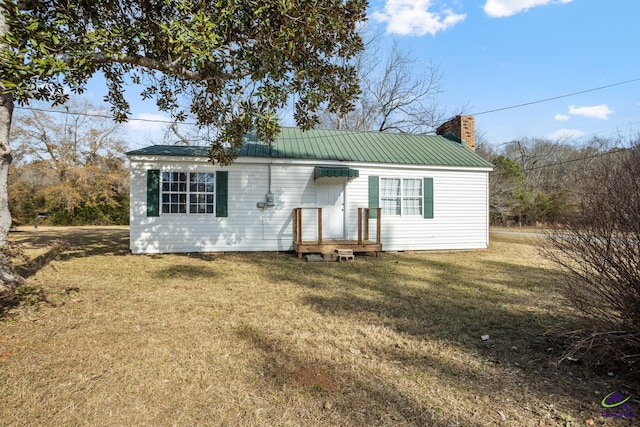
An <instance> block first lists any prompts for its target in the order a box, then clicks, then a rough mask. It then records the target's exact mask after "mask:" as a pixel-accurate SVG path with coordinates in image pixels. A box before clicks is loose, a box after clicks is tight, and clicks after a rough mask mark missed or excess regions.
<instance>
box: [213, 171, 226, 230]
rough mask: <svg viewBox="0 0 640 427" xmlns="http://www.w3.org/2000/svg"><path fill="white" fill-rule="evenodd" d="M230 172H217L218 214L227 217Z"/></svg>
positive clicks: (220, 216)
mask: <svg viewBox="0 0 640 427" xmlns="http://www.w3.org/2000/svg"><path fill="white" fill-rule="evenodd" d="M228 188H229V172H227V171H218V172H216V216H217V217H219V218H226V217H227V215H228V209H227V200H228V199H229V190H228Z"/></svg>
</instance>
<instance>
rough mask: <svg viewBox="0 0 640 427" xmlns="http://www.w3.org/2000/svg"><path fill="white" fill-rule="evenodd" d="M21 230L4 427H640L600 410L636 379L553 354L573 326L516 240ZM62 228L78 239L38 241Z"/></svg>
mask: <svg viewBox="0 0 640 427" xmlns="http://www.w3.org/2000/svg"><path fill="white" fill-rule="evenodd" d="M11 237H12V239H13V240H16V241H20V242H22V243H24V244H25V246H26V248H27V252H28V253H29V254H30V255H31V257H32V261H31V262H30V263H28V264H24V265H22V266H21V269H22V270H21V271H22V272H23V273H24V274H25V275H27V276H28V281H27V286H26V287H25V288H24V289H22V291H21V293H22V295H23V302H22V304H21V305H20V306H17V307H12V308H9V309H6V310H5V311H4V317H3V319H2V320H0V401H1V402H2V404H1V405H0V420H1V421H0V424H2V425H100V426H107V425H154V426H156V425H158V426H163V425H184V426H192V425H228V426H235V425H291V426H298V425H314V426H315V425H324V426H336V425H343V426H346V425H358V426H359V425H415V426H456V425H460V426H476V425H478V426H484V425H509V426H536V427H538V426H554V425H562V426H567V425H573V426H578V425H603V424H604V425H621V424H622V425H631V424H632V422H634V421H638V419H637V418H635V419H627V420H625V419H614V418H612V417H603V416H602V414H603V412H606V411H605V409H603V408H602V407H601V406H600V402H601V400H602V398H603V397H604V396H606V395H607V394H609V393H611V392H613V391H616V390H621V391H623V392H626V391H627V390H629V389H628V388H625V387H627V386H633V384H629V380H626V379H625V378H620V377H617V376H615V374H616V373H615V372H613V375H614V376H609V375H608V369H607V367H602V368H601V369H593V368H589V367H586V366H583V365H581V364H579V363H575V364H571V365H561V366H559V367H556V366H555V364H554V362H555V361H557V359H558V358H559V356H560V354H561V350H562V349H561V348H560V347H559V346H558V345H557V344H556V343H554V342H552V341H550V340H547V339H546V338H545V337H544V336H543V335H544V333H545V332H547V331H549V330H553V329H556V328H559V327H567V328H577V327H579V326H580V324H581V319H580V317H579V316H578V315H577V314H576V313H574V312H573V311H571V310H570V309H568V308H566V307H565V306H564V304H563V302H562V300H561V298H560V297H559V295H558V286H559V285H560V280H561V279H560V277H559V276H558V274H557V272H556V271H555V270H554V267H553V266H551V265H550V264H549V263H548V262H546V261H545V260H544V259H542V258H541V257H540V256H539V254H538V251H537V249H536V248H535V246H533V245H532V244H531V241H529V240H527V239H525V238H522V237H519V236H513V235H493V236H492V241H491V247H490V249H489V250H487V251H477V252H457V253H386V254H384V256H382V257H381V258H370V257H364V256H363V257H360V256H358V257H356V261H355V262H347V263H307V262H305V261H303V260H299V259H297V258H296V257H294V256H292V255H291V254H275V253H243V254H204V255H194V254H191V255H186V254H184V255H149V256H145V255H130V254H129V253H128V229H127V228H124V227H109V228H107V227H105V228H96V227H82V228H45V227H42V228H41V231H40V232H38V233H34V232H33V231H29V230H26V229H25V230H24V231H21V232H17V233H12V235H11ZM55 238H58V239H62V240H64V241H66V242H68V243H69V245H70V246H67V245H66V244H62V243H59V242H58V243H57V244H54V245H53V246H46V242H48V241H50V240H52V239H55ZM483 335H488V336H489V338H488V339H487V340H483V339H482V338H481V336H483ZM485 338H486V337H485ZM636 387H637V385H636ZM631 405H632V406H634V405H635V406H634V408H633V409H635V412H640V405H639V404H638V403H637V401H632V402H631ZM591 423H593V424H591Z"/></svg>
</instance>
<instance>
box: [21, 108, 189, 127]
mask: <svg viewBox="0 0 640 427" xmlns="http://www.w3.org/2000/svg"><path fill="white" fill-rule="evenodd" d="M15 108H16V109H18V110H27V111H39V112H42V113H57V114H68V115H71V116H83V117H97V118H100V119H111V120H113V118H114V116H113V115H110V114H96V113H83V112H79V111H61V110H54V109H50V108H38V107H20V106H18V107H15ZM127 121H130V122H149V123H166V124H173V123H175V122H174V121H171V120H163V119H144V118H140V117H131V118H127ZM178 123H179V124H184V125H193V126H196V125H197V123H190V122H178Z"/></svg>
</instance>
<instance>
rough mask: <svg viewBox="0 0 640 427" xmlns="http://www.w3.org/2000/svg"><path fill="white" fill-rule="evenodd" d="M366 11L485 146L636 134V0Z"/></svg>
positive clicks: (499, 1) (639, 116)
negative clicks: (432, 74)
mask: <svg viewBox="0 0 640 427" xmlns="http://www.w3.org/2000/svg"><path fill="white" fill-rule="evenodd" d="M368 15H369V23H368V24H367V25H368V27H369V28H371V29H372V30H373V31H378V32H381V33H382V34H383V42H384V43H388V44H389V45H390V44H391V43H392V41H394V40H396V41H397V42H398V43H399V46H400V48H401V49H402V50H403V51H405V52H409V53H410V54H411V55H412V56H413V57H415V58H416V61H417V64H418V65H419V64H427V63H428V62H432V63H433V64H434V65H437V66H439V67H440V70H441V71H442V72H443V74H444V77H445V88H444V93H443V94H442V96H441V97H440V99H439V104H440V105H441V106H442V107H443V108H445V109H446V110H447V111H457V110H459V109H460V108H461V107H465V109H464V112H465V113H466V114H474V115H475V116H476V127H477V128H478V129H479V131H480V132H482V133H483V134H484V137H485V138H486V139H487V140H488V141H489V142H490V143H492V144H494V145H499V144H502V143H505V142H508V141H511V140H514V139H520V138H527V137H530V138H538V137H540V138H549V139H558V138H563V137H568V138H571V139H570V140H571V141H575V143H579V142H580V140H581V139H585V138H591V137H593V136H598V137H603V138H615V137H616V136H618V135H619V134H621V135H622V136H624V137H629V136H631V135H635V134H636V133H637V132H640V66H639V65H640V56H639V49H638V45H637V43H638V41H640V25H638V24H637V19H638V17H639V16H640V1H638V0H614V1H603V0H481V1H478V0H449V1H440V0H386V1H385V0H370V4H369V13H368ZM415 71H416V73H421V72H422V70H421V67H419V66H418V67H416V70H415ZM634 79H638V80H636V81H633V82H630V83H626V84H621V85H617V86H614V87H610V88H606V89H601V90H594V91H590V92H587V93H582V94H579V95H574V96H570V97H564V98H561V99H556V100H553V101H548V102H541V103H537V104H534V105H529V106H526V107H521V108H512V109H506V110H502V111H497V112H493V113H485V114H479V113H484V112H486V111H489V110H494V109H500V108H505V107H510V106H514V105H519V104H523V103H529V102H533V101H537V100H542V99H547V98H554V97H558V96H561V95H565V94H570V93H574V92H580V91H585V90H589V89H595V88H599V87H602V86H608V85H613V84H617V83H620V82H626V81H630V80H634ZM102 93H103V89H101V88H100V85H99V83H96V84H92V85H91V86H90V87H89V94H90V96H91V97H92V98H93V99H95V100H99V99H100V98H101V96H102ZM129 100H130V102H131V103H132V107H133V117H134V118H135V117H138V118H140V117H142V118H163V117H164V118H166V115H165V116H163V115H161V114H158V112H157V111H155V110H154V108H153V104H152V103H142V102H139V97H138V96H137V94H136V93H134V92H132V93H131V96H130V97H129ZM160 126H161V125H159V124H154V123H149V122H135V121H132V122H130V123H129V124H128V125H127V128H128V130H129V131H130V141H131V146H132V148H136V147H140V146H144V145H148V144H149V143H151V142H153V141H158V139H159V138H160V137H161V135H162V133H161V132H159V128H160Z"/></svg>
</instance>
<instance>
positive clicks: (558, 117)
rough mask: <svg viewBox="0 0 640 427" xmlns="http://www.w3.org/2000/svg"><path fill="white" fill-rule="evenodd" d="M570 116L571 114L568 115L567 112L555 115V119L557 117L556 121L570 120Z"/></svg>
mask: <svg viewBox="0 0 640 427" xmlns="http://www.w3.org/2000/svg"><path fill="white" fill-rule="evenodd" d="M570 118H571V116H568V115H566V114H556V115H555V116H554V119H556V121H558V122H568V121H569V119H570Z"/></svg>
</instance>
